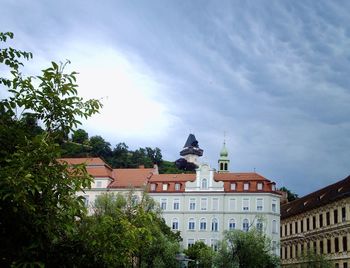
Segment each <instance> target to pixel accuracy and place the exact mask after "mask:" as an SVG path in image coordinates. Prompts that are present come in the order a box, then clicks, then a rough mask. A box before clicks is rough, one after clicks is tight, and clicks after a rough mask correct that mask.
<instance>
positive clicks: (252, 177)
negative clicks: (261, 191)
mask: <svg viewBox="0 0 350 268" xmlns="http://www.w3.org/2000/svg"><path fill="white" fill-rule="evenodd" d="M214 179H215V180H216V181H268V182H270V181H269V180H268V179H266V178H265V177H263V176H261V175H260V174H258V173H255V172H245V173H215V174H214Z"/></svg>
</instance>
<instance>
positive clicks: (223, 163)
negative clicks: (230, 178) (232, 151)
mask: <svg viewBox="0 0 350 268" xmlns="http://www.w3.org/2000/svg"><path fill="white" fill-rule="evenodd" d="M218 163H219V170H218V172H220V173H224V172H229V170H228V164H229V163H230V159H229V158H228V151H227V149H226V142H225V141H224V144H223V145H222V149H221V151H220V158H219V160H218Z"/></svg>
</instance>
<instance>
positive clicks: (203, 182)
mask: <svg viewBox="0 0 350 268" xmlns="http://www.w3.org/2000/svg"><path fill="white" fill-rule="evenodd" d="M207 188H208V181H207V179H202V189H207Z"/></svg>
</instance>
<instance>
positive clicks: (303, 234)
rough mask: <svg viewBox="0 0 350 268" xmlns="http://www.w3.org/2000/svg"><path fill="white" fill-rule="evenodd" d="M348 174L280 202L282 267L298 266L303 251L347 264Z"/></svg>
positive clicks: (349, 256) (336, 264)
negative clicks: (300, 196) (302, 195)
mask: <svg viewBox="0 0 350 268" xmlns="http://www.w3.org/2000/svg"><path fill="white" fill-rule="evenodd" d="M349 250H350V176H348V177H347V178H345V179H343V180H341V181H339V182H336V183H334V184H331V185H329V186H327V187H325V188H322V189H320V190H318V191H316V192H313V193H311V194H308V195H306V196H304V197H302V198H299V199H297V200H295V201H292V202H290V203H287V204H284V205H282V206H281V261H282V267H301V265H302V263H303V260H302V258H301V257H302V255H305V254H307V252H308V251H309V252H312V253H313V254H317V255H318V254H324V255H325V257H326V258H327V259H330V260H331V261H332V263H333V264H334V266H333V267H339V268H343V267H344V268H347V267H349V266H350V252H349Z"/></svg>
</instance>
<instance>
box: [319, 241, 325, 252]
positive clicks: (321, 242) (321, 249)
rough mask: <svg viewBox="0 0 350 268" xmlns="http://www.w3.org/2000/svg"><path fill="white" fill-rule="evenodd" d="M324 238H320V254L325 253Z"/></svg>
mask: <svg viewBox="0 0 350 268" xmlns="http://www.w3.org/2000/svg"><path fill="white" fill-rule="evenodd" d="M323 253H324V251H323V240H320V254H323Z"/></svg>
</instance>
